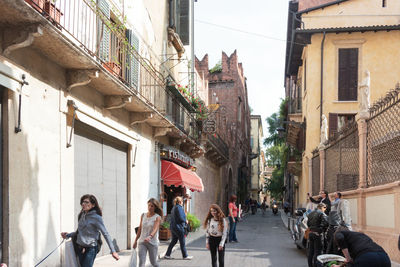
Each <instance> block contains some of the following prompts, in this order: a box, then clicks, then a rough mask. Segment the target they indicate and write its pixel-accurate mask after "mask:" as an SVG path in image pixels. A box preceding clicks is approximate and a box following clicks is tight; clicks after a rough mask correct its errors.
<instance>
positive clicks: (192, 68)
mask: <svg viewBox="0 0 400 267" xmlns="http://www.w3.org/2000/svg"><path fill="white" fill-rule="evenodd" d="M190 15H191V16H190V45H191V51H190V52H191V55H190V56H191V61H190V68H191V77H190V79H191V85H192V86H191V87H192V94H194V95H196V94H197V91H196V92H195V91H194V89H195V88H194V77H195V76H194V73H195V69H194V61H195V58H194V0H190Z"/></svg>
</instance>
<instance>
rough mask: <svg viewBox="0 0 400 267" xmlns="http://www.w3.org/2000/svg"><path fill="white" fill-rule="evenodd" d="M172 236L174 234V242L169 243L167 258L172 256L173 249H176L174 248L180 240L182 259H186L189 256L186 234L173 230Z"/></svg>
mask: <svg viewBox="0 0 400 267" xmlns="http://www.w3.org/2000/svg"><path fill="white" fill-rule="evenodd" d="M171 234H172V240H171V243H169V246H168V249H167V253H165V256H171V253H172V249H173V248H174V246H175V245H176V243H177V242H178V240H179V245H180V247H181V252H182V257H184V258H186V257H187V255H188V254H187V251H186V246H185V233H184V232H183V231H179V230H172V229H171Z"/></svg>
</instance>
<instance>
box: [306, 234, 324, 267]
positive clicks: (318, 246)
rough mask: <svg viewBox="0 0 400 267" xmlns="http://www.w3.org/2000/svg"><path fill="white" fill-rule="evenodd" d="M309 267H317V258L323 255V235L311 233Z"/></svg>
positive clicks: (309, 237)
mask: <svg viewBox="0 0 400 267" xmlns="http://www.w3.org/2000/svg"><path fill="white" fill-rule="evenodd" d="M308 239H309V248H308V267H315V266H317V257H318V256H319V255H321V253H322V238H321V234H318V233H314V232H311V233H310V234H309V236H308Z"/></svg>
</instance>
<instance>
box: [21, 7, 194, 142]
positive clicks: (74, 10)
mask: <svg viewBox="0 0 400 267" xmlns="http://www.w3.org/2000/svg"><path fill="white" fill-rule="evenodd" d="M25 2H27V3H28V4H30V5H31V6H32V7H33V8H34V9H35V10H37V11H38V12H39V13H40V14H41V15H42V16H44V17H46V18H47V19H49V20H50V21H51V22H52V23H53V24H54V25H55V27H57V28H58V29H59V30H60V31H61V33H62V34H63V35H64V36H65V37H67V38H68V39H69V40H71V41H72V42H74V43H75V44H76V45H77V46H79V47H81V48H82V49H83V50H84V51H86V52H87V53H88V54H89V55H90V56H91V57H93V59H94V60H96V61H97V62H99V63H100V64H101V65H102V66H103V67H104V68H105V69H106V70H107V71H108V72H110V73H111V74H113V75H114V76H115V77H116V78H117V79H119V80H120V81H122V82H123V83H124V84H125V85H126V88H127V90H128V92H129V93H130V94H131V95H136V96H138V97H140V99H142V100H143V101H144V102H146V103H147V104H148V105H150V106H152V107H153V108H155V109H156V110H158V111H159V112H160V113H161V114H163V115H164V116H165V117H167V118H168V119H169V120H171V121H172V122H173V123H174V124H175V125H176V126H177V127H178V128H179V129H180V130H181V131H183V132H185V133H186V134H188V135H189V136H190V137H192V138H194V139H197V138H198V137H199V130H200V129H199V127H198V126H197V123H196V119H195V117H194V116H193V114H191V113H190V112H189V111H188V109H187V108H186V107H185V106H183V105H182V103H181V101H179V100H178V98H177V97H176V96H175V95H173V94H172V93H171V91H170V90H168V89H167V77H168V79H171V77H173V75H171V73H170V72H169V70H168V69H167V68H166V67H165V66H163V64H162V63H161V62H160V61H159V57H158V56H157V55H155V53H154V52H152V50H151V48H150V47H148V46H147V45H146V44H145V43H144V42H142V41H141V40H139V38H138V36H137V35H136V34H135V31H134V30H132V29H129V28H128V27H127V26H126V23H125V21H124V20H125V18H124V17H123V16H122V15H121V14H120V13H119V11H118V8H117V7H115V6H113V5H112V3H111V2H110V1H107V0H57V1H51V0H25ZM139 46H146V49H145V50H146V54H147V56H146V58H145V57H143V56H141V55H140V53H139ZM169 81H170V80H169Z"/></svg>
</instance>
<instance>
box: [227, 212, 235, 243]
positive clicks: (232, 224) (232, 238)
mask: <svg viewBox="0 0 400 267" xmlns="http://www.w3.org/2000/svg"><path fill="white" fill-rule="evenodd" d="M228 218H229V242H232V241H237V238H236V223H237V217H236V218H235V222H233V219H232V217H231V216H229V217H228Z"/></svg>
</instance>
